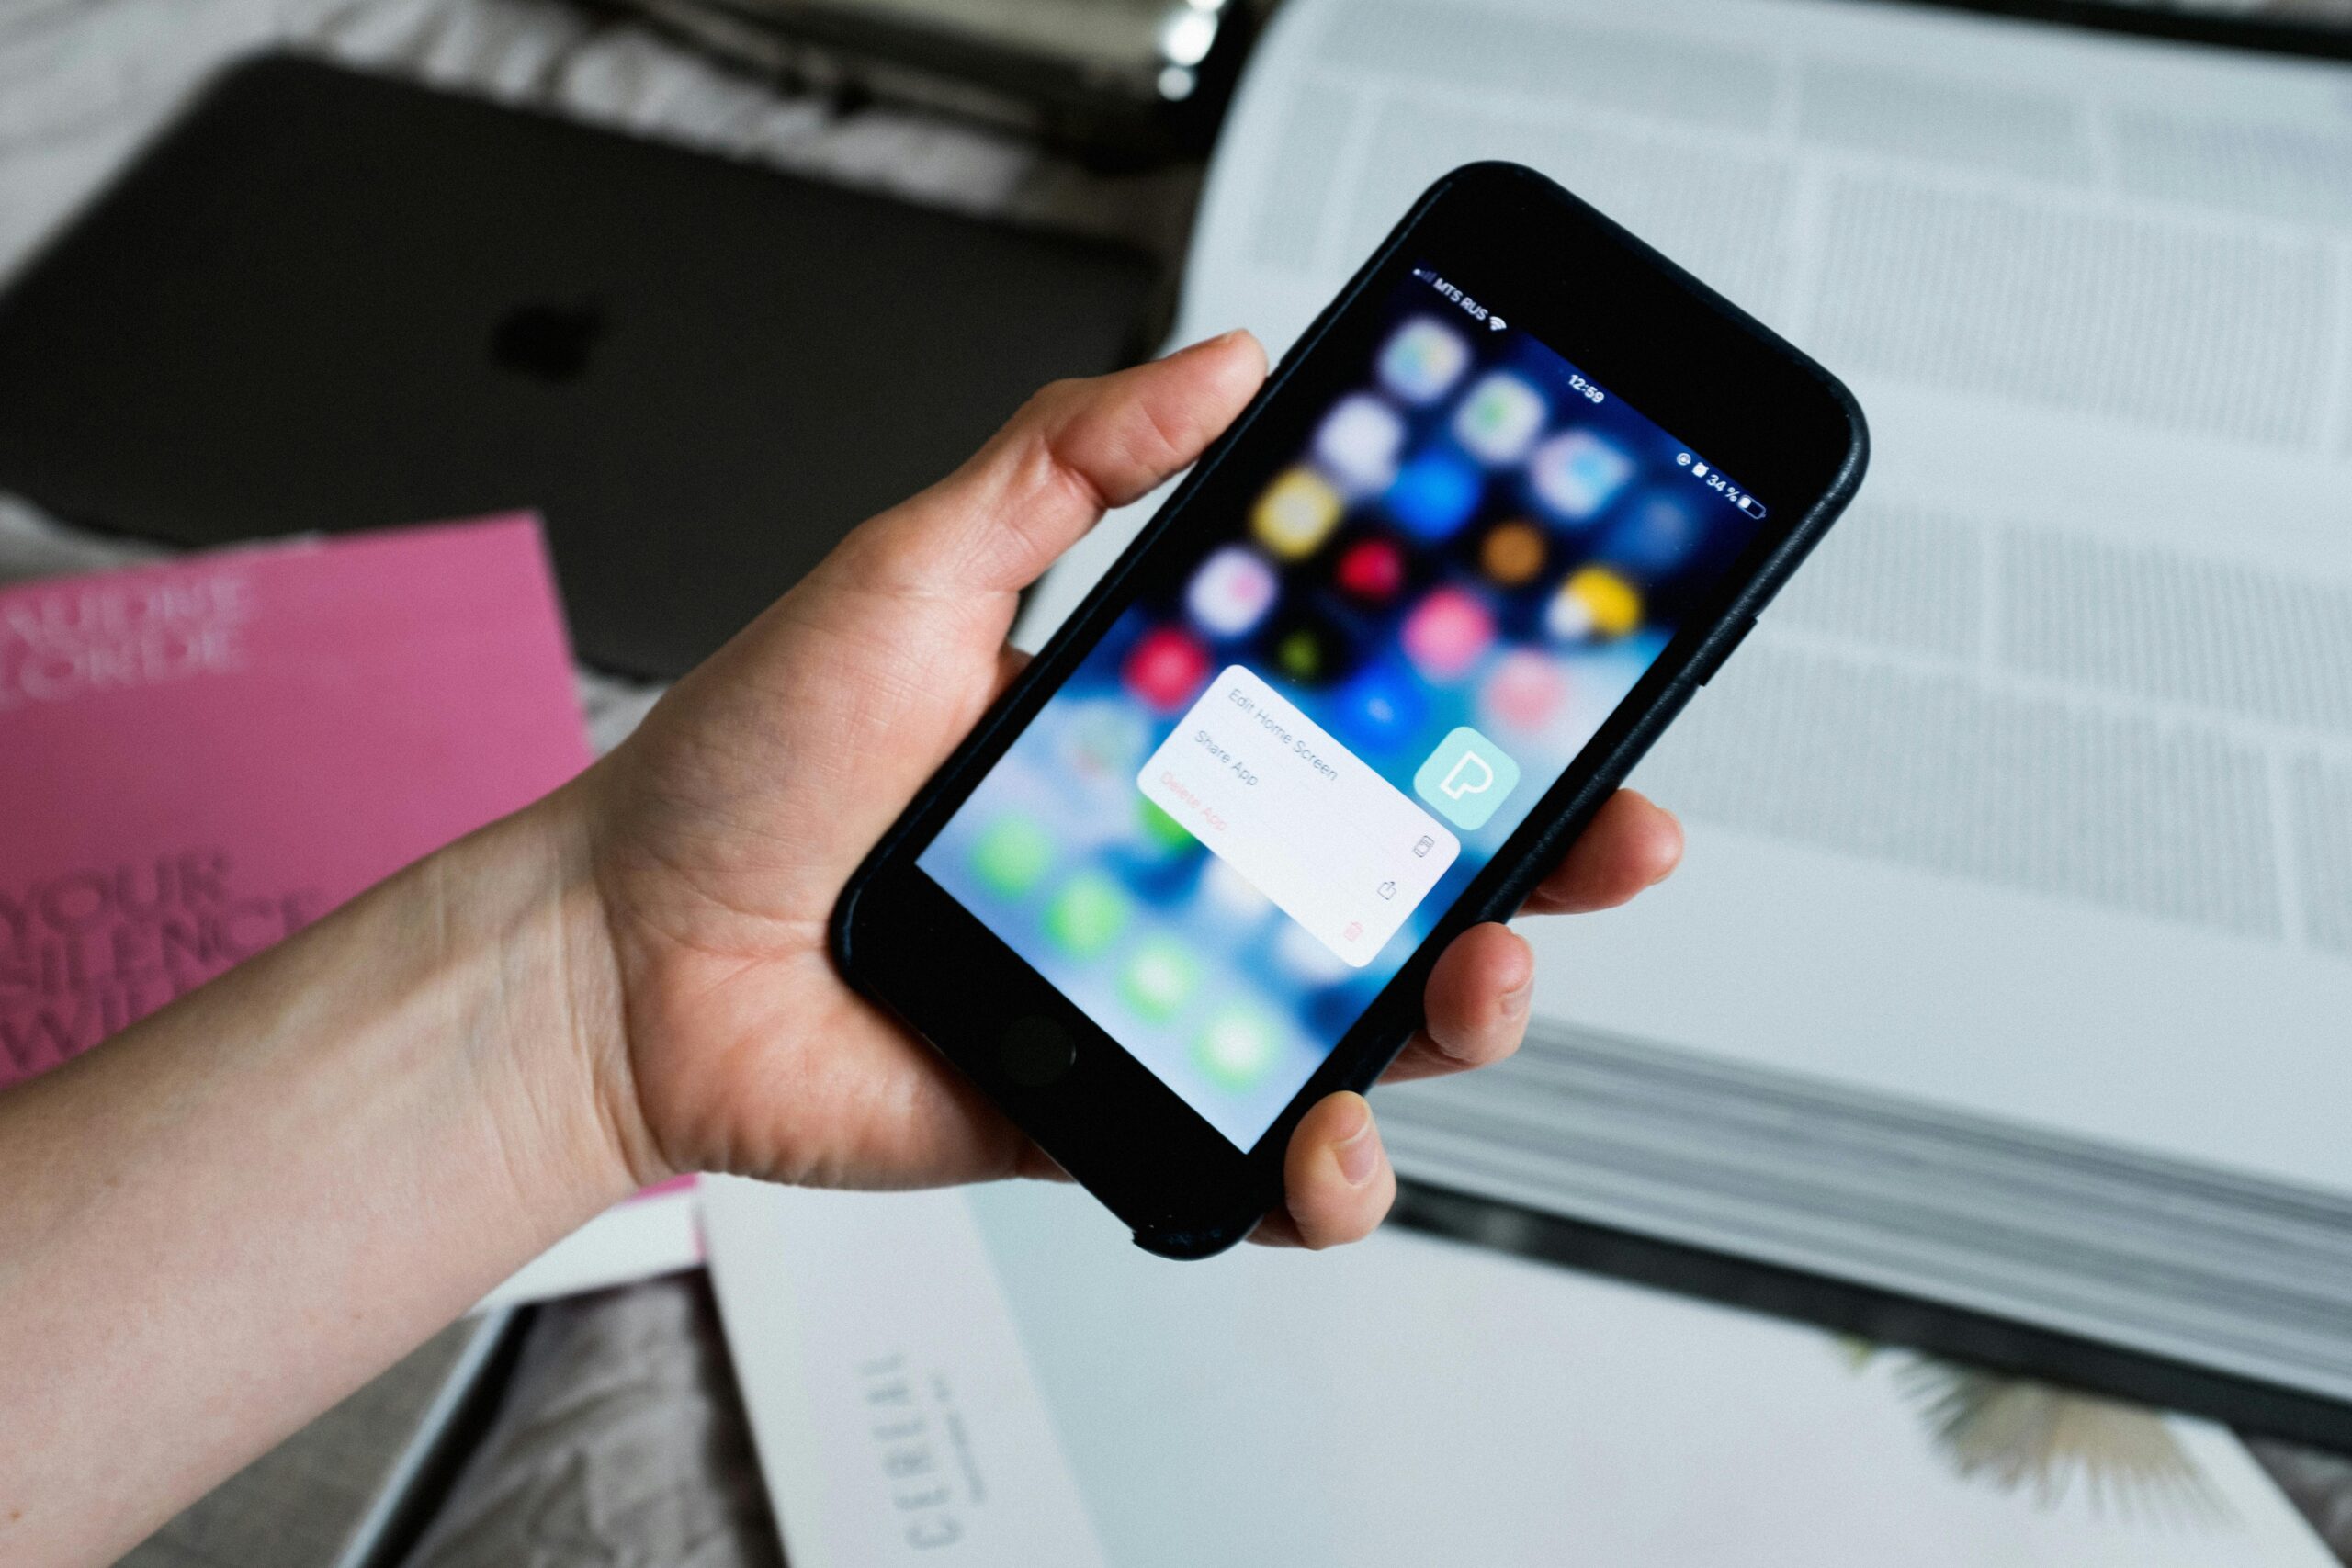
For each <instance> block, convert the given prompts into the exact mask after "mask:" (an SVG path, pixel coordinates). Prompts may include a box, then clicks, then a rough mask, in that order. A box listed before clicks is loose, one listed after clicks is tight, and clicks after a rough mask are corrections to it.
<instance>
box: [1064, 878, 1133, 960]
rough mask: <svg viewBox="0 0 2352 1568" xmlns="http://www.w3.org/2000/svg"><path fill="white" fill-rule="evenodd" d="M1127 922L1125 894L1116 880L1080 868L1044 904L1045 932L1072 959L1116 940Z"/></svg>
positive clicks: (1098, 949)
mask: <svg viewBox="0 0 2352 1568" xmlns="http://www.w3.org/2000/svg"><path fill="white" fill-rule="evenodd" d="M1126 923H1127V896H1126V895H1125V893H1122V892H1121V891H1119V886H1118V884H1117V883H1115V882H1113V881H1112V880H1111V879H1110V878H1109V877H1107V876H1103V875H1100V874H1096V873H1094V872H1091V871H1082V872H1080V873H1079V874H1077V875H1076V876H1073V877H1071V878H1070V879H1069V881H1068V882H1066V883H1064V884H1063V885H1062V890H1061V891H1060V892H1059V893H1057V894H1055V895H1054V901H1053V902H1052V903H1051V904H1048V905H1047V906H1046V936H1047V937H1049V938H1050V939H1052V942H1053V944H1054V945H1055V946H1056V947H1058V948H1060V949H1061V950H1062V951H1063V952H1064V953H1069V955H1070V956H1072V957H1073V958H1091V957H1092V956H1093V955H1094V954H1096V953H1100V952H1102V951H1103V949H1104V948H1106V947H1108V946H1110V945H1111V943H1112V942H1114V941H1115V940H1117V938H1118V935H1119V930H1120V928H1121V927H1123V926H1125V924H1126Z"/></svg>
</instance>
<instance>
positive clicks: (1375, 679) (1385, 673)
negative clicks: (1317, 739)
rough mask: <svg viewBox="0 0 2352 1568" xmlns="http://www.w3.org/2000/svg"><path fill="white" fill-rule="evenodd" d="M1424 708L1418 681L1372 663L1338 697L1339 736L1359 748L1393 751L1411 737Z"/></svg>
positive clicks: (1425, 711) (1392, 669)
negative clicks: (1343, 730)
mask: <svg viewBox="0 0 2352 1568" xmlns="http://www.w3.org/2000/svg"><path fill="white" fill-rule="evenodd" d="M1428 707H1429V705H1428V704H1427V703H1426V702H1425V701H1423V699H1422V697H1421V687H1420V682H1419V681H1417V680H1415V679H1414V678H1413V677H1412V676H1410V675H1408V674H1407V673H1406V672H1405V671H1402V670H1398V669H1397V668H1396V667H1394V666H1393V665H1386V664H1380V665H1374V667H1373V668H1371V669H1369V670H1366V671H1364V672H1363V674H1361V675H1359V676H1357V677H1356V678H1355V679H1354V680H1353V681H1351V682H1349V683H1348V687H1347V690H1346V691H1345V693H1343V694H1341V696H1340V720H1341V723H1342V724H1343V726H1344V727H1345V732H1344V733H1343V734H1342V735H1341V736H1340V739H1343V740H1345V741H1347V742H1348V743H1349V745H1351V747H1353V748H1354V749H1355V750H1359V751H1374V752H1389V751H1395V750H1397V748H1399V747H1401V746H1403V745H1404V744H1405V743H1406V742H1407V741H1408V740H1410V739H1412V738H1413V732H1414V731H1415V730H1417V729H1419V728H1420V724H1421V719H1422V717H1423V716H1424V715H1425V714H1426V713H1427V712H1428Z"/></svg>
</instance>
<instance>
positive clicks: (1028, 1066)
mask: <svg viewBox="0 0 2352 1568" xmlns="http://www.w3.org/2000/svg"><path fill="white" fill-rule="evenodd" d="M1077 1060H1078V1042H1077V1041H1075V1040H1073V1039H1071V1038H1070V1035H1069V1030H1067V1029H1064V1028H1063V1027H1062V1026H1061V1025H1060V1024H1058V1023H1056V1022H1055V1021H1053V1020H1052V1019H1050V1018H1038V1017H1035V1016H1034V1015H1033V1016H1031V1017H1028V1018H1017V1019H1015V1020H1013V1021H1012V1023H1011V1024H1010V1025H1009V1026H1007V1027H1006V1029H1005V1032H1004V1038H1002V1039H1001V1040H999V1041H998V1042H997V1046H996V1065H997V1066H999V1067H1001V1068H1002V1069H1003V1070H1004V1076H1005V1077H1009V1078H1011V1079H1012V1081H1013V1082H1014V1083H1017V1084H1019V1085H1020V1086H1021V1087H1022V1088H1023V1089H1043V1088H1045V1087H1046V1085H1047V1084H1049V1083H1052V1082H1054V1081H1055V1080H1056V1079H1057V1078H1059V1077H1061V1076H1062V1075H1063V1074H1064V1073H1067V1072H1069V1069H1070V1066H1071V1064H1073V1063H1075V1062H1076V1061H1077Z"/></svg>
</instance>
